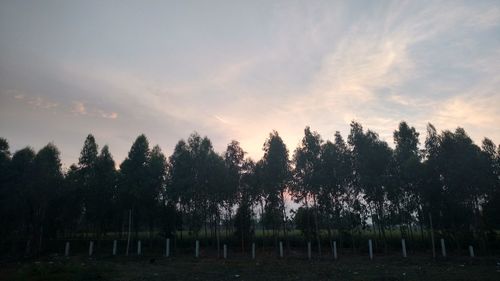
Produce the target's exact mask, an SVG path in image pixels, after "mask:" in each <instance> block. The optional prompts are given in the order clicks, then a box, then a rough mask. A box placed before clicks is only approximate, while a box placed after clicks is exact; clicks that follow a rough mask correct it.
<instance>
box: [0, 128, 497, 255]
mask: <svg viewBox="0 0 500 281" xmlns="http://www.w3.org/2000/svg"><path fill="white" fill-rule="evenodd" d="M393 137H394V148H391V147H390V146H389V145H388V143H387V142H385V141H383V140H381V139H380V137H379V135H378V134H377V133H376V132H374V131H372V130H364V129H363V127H362V125H361V124H360V123H357V122H354V121H353V122H352V123H351V124H350V132H349V135H348V136H347V140H345V139H344V138H343V137H342V136H341V134H340V133H339V132H336V133H335V135H334V137H333V140H324V139H323V138H322V137H321V136H320V134H319V133H317V132H315V131H312V130H311V129H310V128H309V127H306V128H305V129H304V136H303V138H302V141H301V142H300V144H299V145H298V147H297V148H296V149H295V150H294V151H293V152H292V153H290V151H289V150H288V148H287V147H286V145H285V143H284V142H283V140H282V138H281V137H280V135H279V134H278V132H276V131H273V132H271V133H270V134H269V136H268V138H267V139H266V141H265V143H264V145H263V151H264V156H263V157H262V159H260V160H258V161H254V160H252V159H250V158H246V157H245V152H244V150H243V149H242V148H241V147H240V144H239V143H238V142H237V141H231V142H230V143H229V144H228V146H227V149H226V150H225V151H224V152H223V153H222V154H219V153H217V152H215V151H214V148H213V146H212V143H211V141H210V139H208V138H207V137H201V136H200V135H199V134H197V133H193V134H191V135H190V136H189V138H187V140H180V141H179V142H178V143H177V144H176V146H175V148H174V151H173V154H172V155H170V157H168V158H167V157H166V156H165V155H164V154H163V152H162V151H161V149H160V147H159V146H154V147H151V146H150V144H149V141H148V139H147V138H146V136H145V135H140V136H138V137H137V139H136V140H135V142H134V143H133V144H132V147H131V148H130V151H129V152H128V156H127V157H126V159H125V160H124V161H123V162H122V163H121V164H120V165H119V168H118V169H117V167H116V163H115V161H114V160H113V157H112V155H111V152H110V150H109V147H108V146H107V145H104V146H103V147H102V148H101V149H100V150H99V146H98V144H97V142H96V140H95V138H94V136H93V135H91V134H89V135H88V136H87V138H86V139H85V142H84V145H83V148H82V150H81V153H80V157H79V160H78V163H77V164H73V165H71V166H70V167H69V169H67V170H66V171H63V170H62V165H61V160H60V152H59V150H58V148H57V147H56V146H55V145H54V144H52V143H49V144H48V145H46V146H45V147H43V148H42V149H40V150H39V151H37V152H36V151H34V150H33V148H31V147H26V148H23V149H21V150H18V151H16V152H15V153H13V154H12V153H11V152H10V150H9V144H8V142H7V140H5V139H3V138H0V220H1V221H0V225H1V226H2V227H1V228H0V237H2V239H1V241H2V245H1V246H2V248H8V247H9V245H12V244H13V243H14V242H15V241H23V243H26V244H25V251H26V253H39V252H41V251H43V249H44V245H45V243H46V241H48V240H50V239H58V238H67V237H85V238H91V239H95V240H98V241H99V240H102V239H106V237H108V236H110V235H115V237H116V236H117V235H118V236H120V237H122V238H125V237H127V236H128V239H130V235H133V237H134V239H138V238H137V237H139V236H140V235H141V233H142V234H143V235H144V233H146V234H147V236H148V238H150V239H155V238H157V237H158V236H161V237H169V238H175V239H183V236H187V235H189V236H190V237H195V238H198V237H199V236H203V237H205V238H206V237H209V241H211V243H212V242H213V244H212V245H214V246H216V247H217V248H219V247H220V243H221V240H222V239H229V238H232V239H234V240H235V241H238V242H237V243H238V245H241V249H242V250H243V251H244V250H245V249H246V248H248V245H249V243H251V241H255V239H256V238H257V237H256V233H257V232H260V233H261V234H262V237H268V238H270V239H269V241H270V242H269V243H271V245H273V244H274V245H276V243H277V241H278V239H284V240H285V241H286V242H287V243H288V241H289V235H290V233H292V231H293V230H294V229H297V230H300V232H301V233H302V235H303V236H304V238H305V239H307V240H308V241H314V245H315V246H316V247H317V251H318V252H319V253H320V254H321V252H322V245H323V247H325V246H326V245H324V244H325V243H324V242H323V241H332V239H333V237H341V239H344V240H346V241H349V239H350V240H352V242H351V244H350V245H351V246H352V247H353V248H354V247H355V242H354V239H355V237H356V236H361V235H362V233H363V232H365V231H370V233H371V234H372V235H374V236H376V237H377V238H378V240H379V241H380V243H381V245H382V246H383V248H385V249H387V247H388V239H389V238H388V237H389V236H391V235H393V234H394V233H395V232H396V233H397V234H398V236H399V237H401V238H413V237H417V236H419V237H421V239H422V240H423V239H424V238H425V237H426V236H427V235H428V232H429V231H431V230H432V231H436V235H440V236H442V237H447V238H449V239H450V240H451V241H454V243H455V245H456V247H457V249H459V248H460V247H462V246H463V245H464V243H466V242H467V243H470V241H475V243H477V244H478V246H480V247H481V248H483V249H486V248H487V247H488V245H492V243H493V244H494V243H496V244H498V234H497V232H496V230H497V229H499V228H500V146H498V147H497V146H496V145H495V144H494V143H493V142H492V141H491V140H490V139H488V138H485V139H484V140H483V142H482V144H481V146H480V147H479V146H478V145H476V144H475V143H474V142H473V141H472V139H471V138H470V137H469V136H468V135H467V133H466V132H465V130H464V129H462V128H457V129H456V130H455V131H448V130H445V131H442V132H438V131H437V130H436V128H435V127H434V126H433V125H432V124H428V126H427V136H426V138H425V143H423V144H422V145H421V144H420V142H419V133H418V132H417V131H416V129H415V128H414V127H411V126H409V125H408V124H407V123H406V122H401V123H400V124H399V127H398V128H397V129H396V130H395V131H394V134H393ZM290 154H291V155H290ZM291 200H293V201H294V202H295V203H296V204H298V205H299V207H298V208H297V209H295V210H290V208H288V209H287V205H289V203H290V201H291ZM262 243H264V242H262ZM346 243H348V242H346ZM288 246H289V243H288ZM323 251H324V250H323Z"/></svg>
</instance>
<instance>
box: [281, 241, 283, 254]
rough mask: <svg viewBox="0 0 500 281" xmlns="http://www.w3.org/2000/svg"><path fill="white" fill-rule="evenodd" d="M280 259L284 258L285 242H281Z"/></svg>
mask: <svg viewBox="0 0 500 281" xmlns="http://www.w3.org/2000/svg"><path fill="white" fill-rule="evenodd" d="M280 258H283V242H281V241H280Z"/></svg>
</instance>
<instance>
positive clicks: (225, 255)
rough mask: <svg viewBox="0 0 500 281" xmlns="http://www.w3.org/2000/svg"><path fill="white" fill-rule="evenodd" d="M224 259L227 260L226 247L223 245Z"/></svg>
mask: <svg viewBox="0 0 500 281" xmlns="http://www.w3.org/2000/svg"><path fill="white" fill-rule="evenodd" d="M224 259H227V245H226V244H224Z"/></svg>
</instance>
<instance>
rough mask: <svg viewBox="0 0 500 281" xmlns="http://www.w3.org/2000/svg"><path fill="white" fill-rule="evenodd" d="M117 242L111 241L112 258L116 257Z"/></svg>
mask: <svg viewBox="0 0 500 281" xmlns="http://www.w3.org/2000/svg"><path fill="white" fill-rule="evenodd" d="M117 243H118V242H117V241H116V240H113V256H116V249H117V247H118V244H117Z"/></svg>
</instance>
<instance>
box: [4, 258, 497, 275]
mask: <svg viewBox="0 0 500 281" xmlns="http://www.w3.org/2000/svg"><path fill="white" fill-rule="evenodd" d="M0 280H9V281H10V280H12V281H17V280H37V281H41V280H44V281H45V280H47V281H61V280H77V281H79V280H81V281H83V280H100V281H104V280H116V281H128V280H130V281H132V280H134V281H136V280H137V281H139V280H141V281H148V280H259V281H264V280H373V281H375V280H377V281H382V280H391V281H392V280H425V281H432V280H440V281H444V280H495V281H498V280H500V259H499V258H476V259H474V260H471V259H458V258H450V259H448V260H438V261H432V260H431V259H430V258H427V257H413V258H409V259H407V260H402V259H401V258H400V257H379V258H377V259H375V260H374V261H369V260H367V258H362V257H354V256H353V257H346V258H344V259H342V260H339V261H335V262H334V261H332V260H328V259H324V260H313V261H308V260H305V259H297V258H294V259H284V260H277V259H275V258H271V257H269V258H264V259H260V260H256V261H251V260H248V259H233V260H226V261H224V260H221V259H214V258H204V259H200V260H195V259H194V258H187V257H186V258H175V259H165V258H160V259H155V260H151V259H150V258H129V259H124V258H114V259H112V258H101V259H97V260H95V259H93V260H91V259H88V258H79V257H72V258H70V259H66V258H61V257H54V258H46V259H43V260H39V261H26V262H21V263H4V264H1V265H0Z"/></svg>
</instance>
